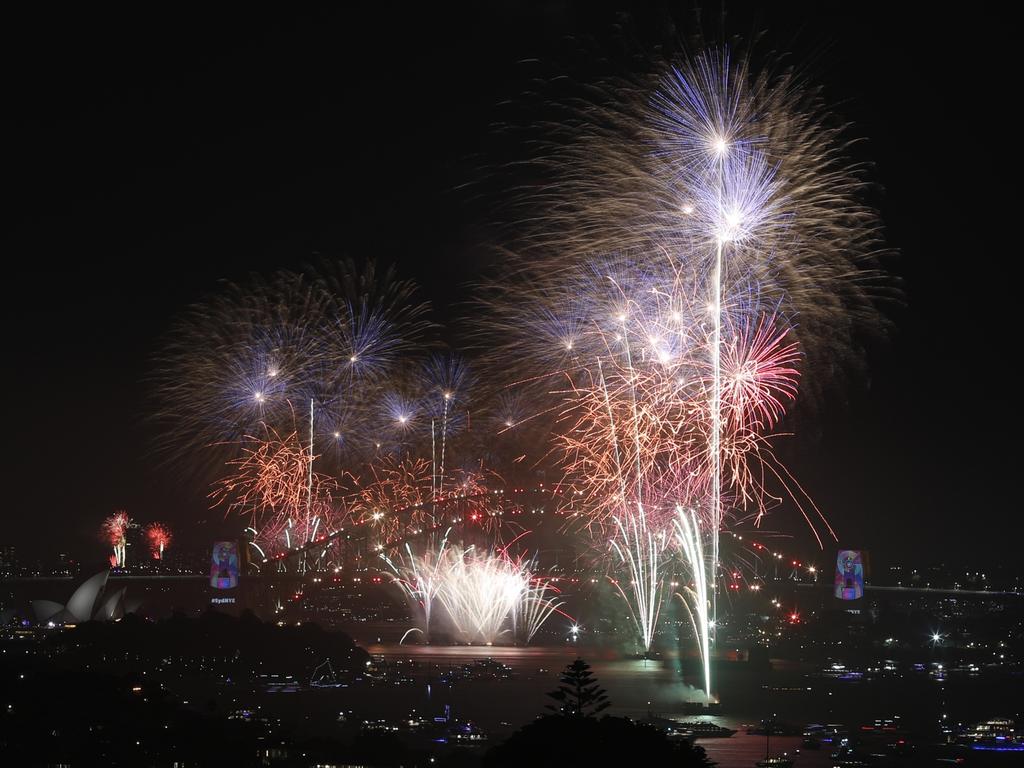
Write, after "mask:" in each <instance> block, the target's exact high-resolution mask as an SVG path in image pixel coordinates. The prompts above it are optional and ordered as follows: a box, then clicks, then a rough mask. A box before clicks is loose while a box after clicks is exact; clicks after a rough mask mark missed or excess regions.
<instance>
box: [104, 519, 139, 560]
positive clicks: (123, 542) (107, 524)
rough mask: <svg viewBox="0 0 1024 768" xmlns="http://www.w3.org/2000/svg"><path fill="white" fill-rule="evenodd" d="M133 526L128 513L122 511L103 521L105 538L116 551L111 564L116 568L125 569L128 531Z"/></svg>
mask: <svg viewBox="0 0 1024 768" xmlns="http://www.w3.org/2000/svg"><path fill="white" fill-rule="evenodd" d="M132 525H133V523H132V519H131V518H130V517H128V513H127V512H123V511H120V510H119V511H117V512H115V513H114V514H112V515H111V516H110V517H108V518H107V519H106V520H104V521H103V525H102V528H101V530H102V533H103V536H104V538H105V539H106V540H107V542H108V543H109V544H110V546H111V547H112V548H113V550H114V554H113V555H112V556H111V558H110V564H111V565H113V566H114V567H116V568H124V567H125V565H126V563H127V548H128V529H129V528H131V527H132Z"/></svg>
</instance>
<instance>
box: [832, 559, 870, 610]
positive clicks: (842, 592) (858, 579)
mask: <svg viewBox="0 0 1024 768" xmlns="http://www.w3.org/2000/svg"><path fill="white" fill-rule="evenodd" d="M835 594H836V597H837V598H839V599H840V600H859V599H860V598H862V597H864V557H863V555H862V553H861V551H860V550H859V549H841V550H839V554H838V555H837V556H836V580H835Z"/></svg>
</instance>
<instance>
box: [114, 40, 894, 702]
mask: <svg viewBox="0 0 1024 768" xmlns="http://www.w3.org/2000/svg"><path fill="white" fill-rule="evenodd" d="M542 97H543V98H548V97H547V96H542ZM547 106H548V107H549V110H550V111H549V112H547V113H546V114H551V113H552V112H554V113H556V114H557V115H558V116H559V117H558V119H557V120H556V121H554V122H552V123H550V124H549V125H547V126H541V127H540V129H539V130H541V131H543V130H544V129H545V128H547V129H548V135H547V138H545V139H543V140H540V141H533V142H529V144H528V146H530V147H531V148H533V149H532V150H531V151H533V152H534V154H533V155H532V156H531V157H529V158H527V159H526V160H524V161H523V162H521V163H518V164H517V167H518V168H520V169H522V168H527V169H529V170H530V171H531V172H535V173H536V174H537V175H538V176H540V177H541V178H543V179H544V182H545V183H542V184H537V183H531V184H528V185H524V186H523V187H522V188H523V189H527V190H528V191H527V192H524V193H521V194H517V195H514V196H513V199H512V202H511V203H509V206H508V207H507V208H506V209H505V211H506V212H507V213H509V214H510V215H509V218H510V219H511V220H513V221H514V228H512V231H511V232H510V234H509V236H508V243H506V244H505V248H506V250H505V251H504V253H505V255H506V259H505V260H504V262H503V269H504V271H503V272H502V273H501V274H500V276H498V277H497V278H495V279H494V280H493V281H492V282H491V283H489V284H487V285H483V286H480V287H479V295H478V296H477V299H478V303H477V310H478V311H477V312H476V314H475V315H474V318H473V327H474V330H475V341H476V343H477V345H478V349H477V351H478V352H479V354H477V355H476V356H475V357H474V358H473V359H472V361H471V362H472V364H470V363H469V362H467V359H465V358H463V357H461V356H459V355H456V354H454V353H452V352H447V351H441V347H440V346H439V345H437V344H434V343H433V340H432V339H431V329H432V326H431V324H430V322H429V321H428V319H427V318H428V307H427V306H426V305H425V304H423V303H421V302H419V301H418V300H417V299H416V290H415V287H414V286H413V285H412V284H411V283H409V282H407V281H402V280H399V279H398V278H397V277H396V276H395V274H394V273H393V272H390V271H387V272H384V273H379V272H378V271H377V270H375V269H374V268H373V267H372V265H371V266H366V267H357V266H355V265H354V264H352V263H348V262H346V263H344V264H342V265H340V266H338V267H330V266H328V267H323V268H320V269H318V270H316V271H311V270H310V271H303V272H281V273H277V274H275V275H273V276H271V277H269V278H258V277H253V278H252V279H251V280H249V281H248V282H247V283H244V284H239V285H230V286H227V287H226V288H225V290H223V291H222V292H221V294H219V295H217V296H215V297H213V298H210V299H208V300H206V301H204V302H203V303H201V304H199V305H196V306H194V307H192V308H191V309H189V310H188V312H186V313H185V315H184V316H183V318H182V319H181V321H180V322H179V324H178V325H177V327H176V328H175V329H174V331H173V333H172V334H171V341H170V342H169V343H168V345H167V348H166V350H165V352H164V354H163V355H162V357H161V359H160V371H159V374H158V376H157V382H156V383H157V390H158V394H159V397H160V402H161V409H160V414H159V415H160V418H161V419H162V420H163V421H164V423H165V424H166V426H167V434H168V444H169V445H170V446H171V447H172V448H173V451H172V452H173V453H176V454H179V455H180V454H184V453H190V454H201V455H202V456H204V457H206V458H205V459H204V462H205V463H208V464H212V465H213V466H215V467H217V469H218V474H219V479H218V480H217V481H216V483H215V484H214V489H213V491H212V493H211V494H210V499H211V501H212V503H213V505H214V506H218V507H222V508H223V509H225V510H226V512H227V513H228V514H231V515H236V514H237V515H242V516H244V518H245V521H246V523H247V524H248V525H249V526H250V527H251V530H252V531H253V532H254V537H255V538H254V540H253V542H252V545H253V547H255V548H256V550H257V551H258V552H259V554H260V555H261V557H262V561H263V562H266V561H267V560H268V558H269V557H271V556H274V555H278V556H282V557H283V556H287V554H288V553H289V552H291V551H295V550H302V551H303V552H306V551H307V550H309V553H310V555H311V557H312V562H308V561H307V560H305V559H304V560H303V568H309V567H323V566H324V564H325V562H326V561H323V558H324V557H325V555H326V552H327V549H328V547H329V546H330V544H331V542H332V541H333V540H334V538H335V537H336V536H338V534H340V533H341V532H342V531H346V530H348V531H352V530H355V531H358V532H359V533H360V536H361V537H362V539H361V540H364V541H365V542H366V545H367V549H368V551H370V552H372V553H373V554H372V555H371V557H372V558H373V559H374V560H375V561H376V560H378V559H379V561H380V563H383V565H382V566H380V567H381V568H382V569H383V570H384V572H386V573H388V574H389V575H390V577H391V578H392V580H393V582H394V584H395V585H397V586H398V587H399V588H400V589H401V591H402V594H403V595H404V596H405V598H406V600H407V601H408V604H409V606H410V609H411V611H412V613H413V615H414V617H415V620H416V622H417V624H418V629H419V630H420V632H421V633H422V636H423V638H424V639H425V640H426V641H430V639H431V637H432V636H433V635H436V630H437V628H438V627H439V626H441V622H443V623H444V626H445V627H446V629H447V630H448V632H449V633H450V634H451V636H452V637H454V638H455V639H458V640H460V641H463V642H474V643H492V642H496V641H498V640H500V639H512V638H514V639H516V640H520V641H524V642H528V641H529V640H530V639H531V638H532V637H533V636H534V635H535V633H536V632H537V631H538V629H539V628H540V627H541V626H542V625H543V624H544V622H545V621H546V620H547V619H549V618H550V616H551V615H552V613H554V612H556V611H560V610H561V609H560V606H561V598H559V597H558V596H557V594H556V591H555V590H554V589H553V586H552V582H551V581H549V580H545V579H543V578H540V577H539V576H538V575H537V565H536V563H535V562H534V561H532V560H529V561H528V560H524V559H522V558H516V557H513V556H511V555H510V554H509V549H508V545H503V544H502V541H503V539H504V540H507V537H506V534H507V533H510V532H511V533H513V534H515V533H516V531H515V530H512V529H511V528H510V527H509V526H511V525H513V523H512V521H511V520H510V519H508V518H506V513H508V516H509V518H510V517H511V515H512V514H515V511H514V510H513V509H512V507H511V502H510V501H509V500H508V497H507V496H506V495H505V494H504V493H503V491H504V489H505V487H506V483H505V481H504V480H502V479H501V476H500V475H499V474H498V472H501V473H502V475H504V476H510V475H511V476H515V477H518V478H522V477H526V478H529V479H531V480H533V479H536V478H537V477H539V476H543V477H545V478H549V477H554V478H555V480H556V482H555V483H553V484H549V487H551V486H552V485H553V486H554V490H553V491H552V492H551V493H552V496H551V498H553V499H556V500H558V501H560V502H561V509H560V510H559V511H560V512H562V513H563V514H564V518H565V520H567V521H569V522H568V523H567V525H566V526H564V528H565V530H567V531H568V533H569V534H570V535H572V536H576V537H579V539H580V540H581V541H583V542H584V543H585V547H584V549H585V550H586V551H587V552H589V553H590V554H591V555H592V560H593V562H592V566H593V570H594V572H595V574H598V575H603V576H607V579H608V581H609V582H610V584H612V585H613V591H614V592H615V594H616V595H617V596H618V598H619V599H621V600H622V601H623V602H624V603H625V606H626V608H627V612H628V615H629V616H630V618H631V624H632V628H633V629H634V630H635V634H636V638H637V641H638V643H637V645H638V647H639V649H640V650H641V652H643V653H647V652H649V651H650V650H651V647H652V644H653V643H654V642H655V636H656V634H657V630H658V625H659V617H660V616H661V613H662V609H663V607H664V606H665V604H666V601H667V600H668V599H669V598H670V596H671V594H672V590H670V589H669V587H668V581H667V578H668V577H669V574H670V573H685V574H686V575H687V578H688V583H687V585H686V586H684V587H683V588H682V589H681V590H680V591H679V592H678V593H677V594H678V597H679V598H680V599H681V601H682V604H683V606H685V610H686V612H687V614H688V615H689V617H690V619H691V625H692V631H693V637H694V640H695V643H696V646H697V655H699V657H700V659H701V661H702V664H703V668H704V681H703V684H704V688H705V693H706V694H707V696H708V699H709V700H710V698H711V696H712V690H711V688H712V681H711V675H710V669H711V664H710V660H711V656H712V655H713V653H714V640H715V627H716V626H717V613H718V606H717V601H718V583H717V582H718V579H719V577H720V570H721V565H720V563H721V558H722V555H721V550H720V536H721V534H722V532H723V531H726V530H728V529H729V527H730V526H731V525H733V524H734V523H735V522H736V521H738V520H751V521H753V523H754V524H755V525H759V524H760V523H761V521H762V519H763V518H764V516H765V515H766V514H768V513H769V512H773V511H787V512H790V513H793V514H795V515H797V516H802V517H803V519H804V520H806V522H807V523H808V524H809V526H810V529H811V531H812V534H813V537H814V538H815V540H816V542H817V543H818V545H819V546H821V545H823V542H824V541H825V539H826V537H828V536H833V537H834V533H833V531H832V528H831V526H830V525H829V523H828V521H827V520H826V519H825V517H824V515H822V514H821V512H820V511H819V510H818V509H817V507H816V506H815V505H814V503H813V501H811V500H810V498H808V497H807V495H806V494H805V493H804V491H803V489H802V488H801V486H800V485H799V483H798V482H797V481H796V479H795V478H794V477H793V475H792V474H791V473H790V472H789V470H788V469H787V468H786V467H785V466H784V465H783V464H782V463H781V462H780V460H779V459H778V457H777V454H776V452H775V450H774V445H775V442H776V440H777V438H778V437H779V436H780V434H779V433H780V432H781V430H782V424H783V422H784V420H785V418H786V415H787V412H788V411H790V410H791V408H792V407H793V406H794V404H796V403H797V402H798V399H800V398H802V399H807V395H808V393H810V395H811V398H810V399H811V400H813V399H814V398H815V397H816V396H817V395H818V394H819V393H820V391H821V389H822V387H821V384H820V379H821V378H824V377H820V376H818V375H817V374H818V373H819V372H820V371H823V370H829V371H835V370H841V369H842V368H844V367H846V366H848V365H849V364H850V363H851V362H852V361H855V360H856V359H857V357H858V356H857V354H856V346H857V344H856V341H855V339H856V329H857V328H858V327H864V326H870V325H871V324H872V323H874V322H876V318H877V313H876V310H875V306H876V303H877V299H878V297H879V291H878V290H876V289H877V287H878V286H879V285H881V283H880V282H879V281H878V279H877V278H878V275H877V272H876V271H875V270H874V268H873V267H874V262H873V258H874V252H875V250H876V249H877V247H878V243H879V230H878V223H877V220H876V217H875V215H874V214H873V213H872V212H871V211H870V210H869V209H868V208H866V207H865V206H864V204H863V203H862V202H861V198H862V192H863V188H864V182H863V180H862V179H861V176H860V174H859V170H858V169H857V168H856V167H854V166H851V165H850V163H849V162H848V161H847V160H846V159H845V155H844V138H843V132H842V129H841V128H839V127H835V125H834V121H833V120H831V119H830V117H829V115H828V114H827V113H826V111H825V110H824V108H823V106H822V104H821V101H820V99H819V97H818V95H817V94H816V93H815V92H813V91H808V90H806V89H804V88H802V87H801V85H800V82H799V80H798V79H797V78H796V77H795V76H793V75H792V74H791V73H787V72H781V73H780V72H773V71H770V70H768V71H765V72H762V73H758V72H754V71H752V70H751V68H750V67H749V65H748V63H747V62H746V60H744V59H743V58H742V57H733V56H731V55H730V54H729V52H727V51H725V50H719V49H709V50H706V51H704V52H701V53H698V54H697V55H695V56H693V57H692V58H691V59H687V60H683V61H679V62H676V63H675V64H673V65H671V66H666V67H664V68H663V69H662V70H660V71H658V72H656V73H654V74H653V75H652V76H650V77H645V78H638V79H634V80H632V81H629V82H622V81H617V82H606V83H600V84H596V85H594V86H593V87H591V88H589V89H588V90H587V97H586V99H584V100H582V101H581V100H580V99H563V100H561V101H557V100H555V99H553V98H552V99H551V100H549V101H548V102H547ZM533 129H534V130H538V129H537V127H536V126H533ZM509 130H514V128H513V127H509ZM490 467H496V468H497V470H498V471H492V470H491V469H489V468H490ZM570 512H571V514H570ZM125 524H127V523H125ZM115 528H116V526H114V527H111V528H110V541H111V543H112V544H113V545H114V547H115V555H116V554H117V552H118V550H117V544H116V542H117V541H118V540H119V539H118V536H116V535H115V533H116V530H115ZM456 529H457V530H458V534H457V535H458V539H459V542H460V543H459V544H457V545H456V544H455V541H456V535H455V534H453V533H452V532H453V531H454V530H456ZM118 530H122V531H123V527H122V529H118ZM467 530H471V531H472V535H473V536H476V537H477V538H475V539H474V541H473V543H471V544H467V543H466V535H467V533H466V532H467ZM153 531H163V532H164V534H166V537H165V539H163V540H161V542H160V544H159V551H160V552H161V553H162V551H163V547H164V546H166V544H167V543H168V542H169V540H170V537H169V533H166V529H164V528H162V527H160V526H156V525H154V526H151V527H150V528H149V529H148V531H147V535H148V537H149V540H150V542H151V546H154V547H155V546H157V545H156V541H157V539H156V538H154V536H155V535H156V534H154V533H153ZM120 540H122V541H123V536H121V539H120ZM321 542H322V543H323V544H322V546H320V545H321ZM311 546H312V547H314V550H310V547H311ZM317 546H320V549H319V551H315V548H316V547H317ZM154 551H155V550H154ZM609 555H611V556H610V557H609ZM155 556H156V555H155ZM120 558H121V562H122V563H123V545H122V549H121V555H120ZM322 561H323V562H322ZM282 562H283V561H282Z"/></svg>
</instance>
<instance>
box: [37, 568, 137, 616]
mask: <svg viewBox="0 0 1024 768" xmlns="http://www.w3.org/2000/svg"><path fill="white" fill-rule="evenodd" d="M109 577H110V571H109V570H108V571H101V572H100V573H97V574H96V575H95V576H92V577H91V578H89V579H86V581H85V582H83V583H82V585H81V586H79V587H78V589H76V590H75V591H74V593H73V594H72V595H71V597H70V598H69V599H68V601H67V604H66V605H61V604H60V603H57V602H54V601H53V600H33V601H32V612H33V614H34V615H35V618H36V620H37V621H38V622H39V623H40V624H77V623H80V622H84V621H90V620H92V621H112V620H115V619H119V618H121V617H122V616H124V615H125V614H126V613H133V612H135V611H136V610H137V609H138V607H139V603H140V601H138V600H128V599H127V598H126V590H127V588H126V587H121V588H120V589H107V580H108V579H109Z"/></svg>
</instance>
